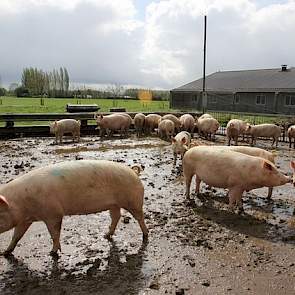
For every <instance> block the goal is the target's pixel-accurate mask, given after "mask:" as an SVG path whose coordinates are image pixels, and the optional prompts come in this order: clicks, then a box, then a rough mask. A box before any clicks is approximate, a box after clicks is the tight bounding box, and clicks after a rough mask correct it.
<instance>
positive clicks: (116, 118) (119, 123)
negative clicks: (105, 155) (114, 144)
mask: <svg viewBox="0 0 295 295" xmlns="http://www.w3.org/2000/svg"><path fill="white" fill-rule="evenodd" d="M128 116H129V115H128ZM95 119H96V123H97V126H98V127H99V128H100V138H101V139H102V138H103V137H104V135H105V133H106V132H108V135H112V133H113V132H114V131H120V135H121V136H123V134H125V135H126V134H127V132H128V130H129V127H130V124H131V123H130V119H129V118H128V117H127V116H125V115H122V114H111V115H106V116H103V115H102V114H101V115H95ZM98 127H97V128H96V129H98Z"/></svg>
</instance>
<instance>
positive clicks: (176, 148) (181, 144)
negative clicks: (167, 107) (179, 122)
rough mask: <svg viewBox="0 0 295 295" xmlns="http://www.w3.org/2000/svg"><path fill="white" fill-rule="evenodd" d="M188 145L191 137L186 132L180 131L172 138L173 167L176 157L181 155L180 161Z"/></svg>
mask: <svg viewBox="0 0 295 295" xmlns="http://www.w3.org/2000/svg"><path fill="white" fill-rule="evenodd" d="M190 143H191V135H190V133H189V132H187V131H181V132H179V133H178V134H177V135H176V136H175V137H172V151H173V166H175V165H176V160H177V155H181V159H182V158H183V155H184V153H185V152H186V151H187V150H188V147H189V146H190Z"/></svg>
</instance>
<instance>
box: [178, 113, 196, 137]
mask: <svg viewBox="0 0 295 295" xmlns="http://www.w3.org/2000/svg"><path fill="white" fill-rule="evenodd" d="M179 121H180V123H181V125H180V128H181V129H182V130H183V131H187V132H189V133H190V134H193V133H194V130H195V126H196V123H195V119H194V117H193V116H192V115H191V114H184V115H182V116H181V117H180V118H179Z"/></svg>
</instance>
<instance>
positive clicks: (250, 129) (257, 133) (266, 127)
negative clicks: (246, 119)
mask: <svg viewBox="0 0 295 295" xmlns="http://www.w3.org/2000/svg"><path fill="white" fill-rule="evenodd" d="M281 132H282V130H281V127H280V126H277V125H275V124H259V125H248V126H247V128H246V131H245V133H246V134H249V135H251V137H252V142H251V145H255V144H256V138H257V137H272V138H273V142H272V144H271V146H273V145H274V143H276V147H278V142H279V137H280V135H281Z"/></svg>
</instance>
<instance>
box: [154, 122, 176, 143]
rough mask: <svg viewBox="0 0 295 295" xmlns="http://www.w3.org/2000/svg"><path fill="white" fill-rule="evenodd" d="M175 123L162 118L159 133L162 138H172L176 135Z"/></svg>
mask: <svg viewBox="0 0 295 295" xmlns="http://www.w3.org/2000/svg"><path fill="white" fill-rule="evenodd" d="M174 130H175V125H174V123H173V122H172V121H171V120H168V119H165V120H161V121H160V123H159V126H158V134H159V137H160V138H163V139H170V138H171V136H173V135H174Z"/></svg>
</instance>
